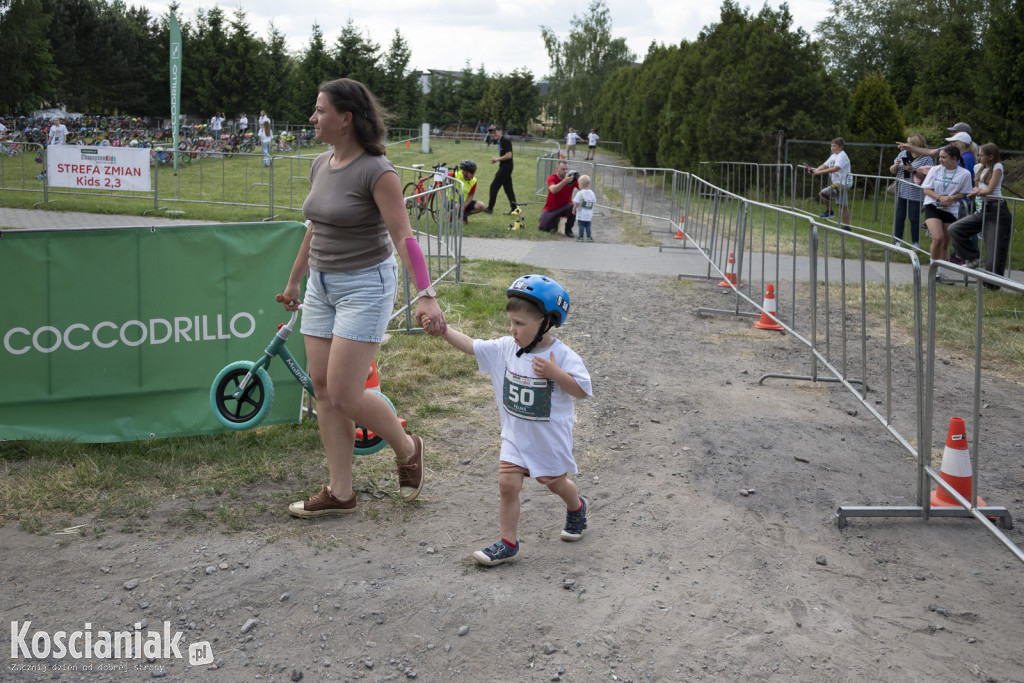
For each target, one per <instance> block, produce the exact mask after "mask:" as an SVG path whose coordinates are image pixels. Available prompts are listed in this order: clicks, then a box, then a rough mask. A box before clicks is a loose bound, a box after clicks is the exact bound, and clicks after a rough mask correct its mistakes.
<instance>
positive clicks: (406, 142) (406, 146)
mask: <svg viewBox="0 0 1024 683" xmlns="http://www.w3.org/2000/svg"><path fill="white" fill-rule="evenodd" d="M409 143H410V141H409V140H406V141H405V148H406V149H409Z"/></svg>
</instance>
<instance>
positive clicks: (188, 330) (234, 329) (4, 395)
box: [0, 222, 305, 442]
mask: <svg viewBox="0 0 1024 683" xmlns="http://www.w3.org/2000/svg"><path fill="white" fill-rule="evenodd" d="M304 234H305V226H303V224H301V223H296V222H279V223H255V224H221V225H201V226H199V225H197V226H182V227H145V228H115V229H95V230H89V229H83V230H46V231H27V230H25V231H19V230H13V231H8V232H5V233H4V235H3V239H2V240H0V291H3V292H6V295H5V296H4V297H2V299H0V386H2V390H0V439H34V438H70V439H74V440H78V441H86V442H108V441H128V440H134V439H147V438H153V437H167V436H180V435H187V434H211V433H215V432H221V431H225V429H224V428H223V427H222V426H221V424H220V423H219V422H218V421H217V419H216V418H215V417H214V415H213V412H212V411H211V409H210V398H209V395H210V385H211V383H212V382H213V380H214V378H215V377H216V376H217V373H218V372H220V370H221V368H223V367H224V366H225V365H227V364H228V363H230V362H234V361H238V360H257V359H259V358H260V357H261V356H262V354H263V350H264V349H265V348H266V346H267V344H268V343H269V342H270V340H271V339H272V338H273V336H274V333H275V332H276V330H277V326H278V325H279V324H280V323H282V322H287V320H288V314H287V313H286V312H285V310H284V308H283V307H282V306H281V304H278V303H276V302H275V301H274V295H275V294H276V293H278V292H280V291H282V289H283V288H284V286H285V284H286V283H287V281H288V276H289V274H290V272H291V268H292V264H293V263H294V261H295V254H296V253H297V252H298V249H299V246H300V245H301V243H302V238H303V235H304ZM288 348H289V350H291V352H292V353H293V354H294V355H295V356H296V358H297V359H298V361H299V363H300V364H301V365H303V366H304V365H305V350H304V348H303V343H302V336H301V335H300V334H298V331H297V330H296V333H295V334H294V335H293V336H292V339H291V342H290V343H289V346H288ZM270 376H271V379H272V380H273V382H274V391H275V399H274V408H273V410H272V411H271V413H270V415H269V416H268V417H267V420H266V421H265V422H264V423H263V424H280V423H285V422H295V421H297V419H298V417H299V409H300V395H301V387H300V386H299V384H298V382H296V381H295V378H294V377H292V375H291V373H290V372H288V370H287V368H285V366H284V363H282V362H281V361H280V360H275V361H274V362H272V363H271V365H270Z"/></svg>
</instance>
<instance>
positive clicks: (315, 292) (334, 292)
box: [300, 256, 398, 344]
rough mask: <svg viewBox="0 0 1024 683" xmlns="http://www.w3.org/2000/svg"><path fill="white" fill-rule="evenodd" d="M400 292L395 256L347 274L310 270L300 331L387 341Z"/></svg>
mask: <svg viewBox="0 0 1024 683" xmlns="http://www.w3.org/2000/svg"><path fill="white" fill-rule="evenodd" d="M397 292H398V263H397V262H396V261H395V257H394V256H391V257H389V258H388V259H387V260H385V261H382V262H380V263H379V264H377V265H375V266H370V267H369V268H363V269H360V270H350V271H347V272H344V273H321V272H319V271H316V270H312V269H310V271H309V279H308V280H307V282H306V297H305V299H304V300H303V302H302V325H301V327H300V332H302V334H307V335H310V336H312V337H322V338H324V339H330V338H331V337H341V338H342V339H351V340H353V341H361V342H374V343H377V344H379V343H380V342H381V341H383V340H384V333H385V332H386V331H387V329H388V322H389V321H390V319H391V313H392V312H393V311H394V308H395V295H396V293H397Z"/></svg>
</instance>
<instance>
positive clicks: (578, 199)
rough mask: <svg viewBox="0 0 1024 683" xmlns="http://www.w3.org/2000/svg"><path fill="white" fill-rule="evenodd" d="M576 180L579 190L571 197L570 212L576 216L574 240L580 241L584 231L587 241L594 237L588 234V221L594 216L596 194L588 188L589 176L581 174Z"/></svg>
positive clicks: (592, 239)
mask: <svg viewBox="0 0 1024 683" xmlns="http://www.w3.org/2000/svg"><path fill="white" fill-rule="evenodd" d="M576 182H577V183H579V186H580V189H579V191H578V192H577V193H576V195H575V196H574V197H573V198H572V212H573V215H575V216H576V224H577V225H578V226H579V228H578V229H577V235H578V237H576V241H578V242H582V241H583V235H584V233H586V236H587V241H588V242H593V241H594V238H593V237H592V236H591V234H590V223H591V220H592V219H593V218H594V205H595V204H596V203H597V196H596V195H595V194H594V191H593V190H591V189H590V176H588V175H581V176H580V177H579V179H578V180H577V181H576Z"/></svg>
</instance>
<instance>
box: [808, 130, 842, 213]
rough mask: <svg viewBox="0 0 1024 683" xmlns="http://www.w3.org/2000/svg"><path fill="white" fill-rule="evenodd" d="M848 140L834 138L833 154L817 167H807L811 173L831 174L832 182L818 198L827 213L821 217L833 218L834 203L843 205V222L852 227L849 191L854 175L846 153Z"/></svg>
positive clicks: (831, 146)
mask: <svg viewBox="0 0 1024 683" xmlns="http://www.w3.org/2000/svg"><path fill="white" fill-rule="evenodd" d="M845 147H846V141H845V140H843V139H842V138H835V139H834V140H832V143H831V145H830V148H831V150H832V154H831V156H829V158H828V159H826V160H825V163H823V164H822V165H821V166H818V167H817V168H813V169H812V168H810V167H808V168H807V172H808V173H810V174H811V175H815V176H816V175H823V174H825V173H829V174H831V180H832V184H831V185H828V186H827V187H825V188H824V189H822V191H821V192H820V193H818V199H820V200H821V203H822V204H824V205H825V213H823V214H821V218H832V217H833V216H834V215H835V213H834V212H833V211H832V204H838V205H839V206H841V207H843V212H842V213H843V215H842V223H841V225H843V226H845V227H846V228H847V229H849V227H850V202H849V192H850V187H851V186H852V182H851V181H852V180H853V176H852V175H851V172H850V157H848V156H847V155H846V150H845Z"/></svg>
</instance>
